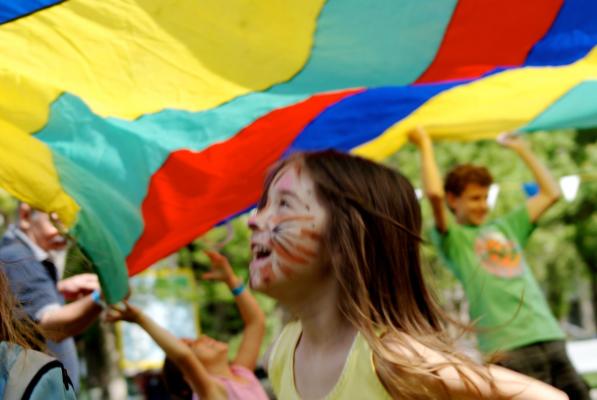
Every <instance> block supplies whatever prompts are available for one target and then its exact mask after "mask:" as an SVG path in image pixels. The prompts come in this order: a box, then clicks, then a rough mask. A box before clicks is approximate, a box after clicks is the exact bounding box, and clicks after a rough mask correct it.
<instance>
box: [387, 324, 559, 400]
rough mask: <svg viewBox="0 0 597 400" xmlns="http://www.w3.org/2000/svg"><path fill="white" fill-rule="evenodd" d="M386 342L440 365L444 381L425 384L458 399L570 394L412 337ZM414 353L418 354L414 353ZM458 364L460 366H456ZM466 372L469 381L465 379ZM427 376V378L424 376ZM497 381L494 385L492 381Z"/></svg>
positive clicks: (552, 398)
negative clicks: (480, 363) (427, 344)
mask: <svg viewBox="0 0 597 400" xmlns="http://www.w3.org/2000/svg"><path fill="white" fill-rule="evenodd" d="M384 341H385V343H386V345H387V346H388V347H389V348H390V349H392V350H393V351H395V352H396V353H398V354H400V355H401V356H404V357H406V358H412V360H413V362H414V363H420V362H421V361H422V360H423V362H425V363H426V364H428V365H429V364H431V365H436V366H437V369H436V371H435V374H436V375H438V376H439V377H440V380H437V379H432V378H427V379H426V382H421V383H422V385H424V386H425V387H427V388H429V389H430V390H434V391H435V390H436V391H437V393H445V390H447V391H448V393H449V395H450V397H453V398H457V399H467V400H468V399H471V400H472V399H504V400H505V399H511V400H536V399H542V400H565V399H567V398H568V396H566V394H565V393H564V392H562V391H560V390H558V389H556V388H554V387H553V386H550V385H548V384H546V383H543V382H541V381H538V380H536V379H533V378H530V377H528V376H526V375H522V374H519V373H518V372H514V371H511V370H509V369H506V368H502V367H499V366H497V365H490V366H483V365H479V364H475V363H473V362H472V361H471V362H470V363H465V362H464V361H461V360H458V359H454V358H452V357H450V356H447V355H445V354H442V353H440V352H438V351H435V350H431V349H430V348H428V347H426V346H424V345H423V344H421V343H420V342H418V341H417V340H415V339H413V338H412V337H406V339H405V341H406V342H407V344H408V348H406V346H405V345H404V341H403V342H398V341H395V340H392V338H391V337H390V335H388V336H386V337H384ZM413 352H416V353H418V355H414V354H413ZM456 367H458V368H456ZM463 375H464V376H465V377H466V379H467V380H468V381H469V382H468V384H467V383H466V382H465V380H464V378H463ZM424 379H425V378H424ZM490 382H493V384H494V386H492V385H491V384H490Z"/></svg>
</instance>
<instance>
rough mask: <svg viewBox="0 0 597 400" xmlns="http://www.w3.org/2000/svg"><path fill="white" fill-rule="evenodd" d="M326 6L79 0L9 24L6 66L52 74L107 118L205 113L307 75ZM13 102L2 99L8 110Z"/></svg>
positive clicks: (245, 0) (1, 36) (295, 0)
mask: <svg viewBox="0 0 597 400" xmlns="http://www.w3.org/2000/svg"><path fill="white" fill-rule="evenodd" d="M322 6H323V0H309V1H306V0H288V1H279V2H276V1H272V2H259V1H257V2H256V1H250V0H230V1H227V2H226V5H225V6H223V5H222V2H221V1H218V0H203V1H164V0H147V1H143V2H137V1H134V0H102V1H97V0H71V1H67V2H64V3H62V4H59V5H56V6H54V7H50V8H48V9H46V10H42V11H40V12H37V13H34V14H32V15H30V16H27V17H24V18H21V19H18V20H15V21H13V22H10V23H7V24H3V25H1V26H0V54H2V57H1V58H0V70H2V69H5V70H9V71H18V73H20V74H21V76H22V79H23V81H24V82H25V81H26V80H27V79H29V78H36V77H43V82H44V83H45V84H47V85H48V86H50V87H54V88H57V89H60V90H61V91H66V92H70V93H72V94H75V95H77V96H79V97H81V98H82V99H83V100H84V101H85V102H86V103H87V104H88V105H89V106H90V107H91V108H92V109H93V110H94V111H95V112H96V113H98V114H100V115H102V116H108V115H109V116H116V117H122V118H128V119H134V118H136V117H139V116H140V115H143V114H146V113H153V112H157V111H159V110H161V109H163V108H175V109H186V110H191V111H200V110H204V109H208V108H211V107H214V106H217V105H219V104H221V103H223V102H226V101H228V100H231V99H233V98H235V97H237V96H239V95H242V94H245V93H248V92H251V91H255V90H262V89H265V88H268V87H270V86H271V85H274V84H276V83H279V82H284V81H286V80H288V79H290V78H291V77H292V76H294V75H295V74H296V73H297V72H299V71H300V69H301V68H302V67H303V66H304V64H305V63H306V61H307V59H308V57H309V54H310V50H311V46H312V42H313V37H314V32H315V27H316V20H317V17H318V14H319V11H320V9H321V7H322ZM280 55H283V56H280ZM11 101H12V98H9V97H4V96H3V97H2V99H0V107H2V104H4V103H6V104H10V102H11ZM34 111H35V110H31V113H29V112H27V113H28V114H29V115H33V114H35V113H34ZM38 127H41V126H39V124H38Z"/></svg>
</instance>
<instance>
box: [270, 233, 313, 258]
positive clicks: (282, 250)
mask: <svg viewBox="0 0 597 400" xmlns="http://www.w3.org/2000/svg"><path fill="white" fill-rule="evenodd" d="M273 248H274V251H275V252H276V253H277V254H278V255H279V256H280V257H282V258H285V259H286V260H288V261H290V262H294V263H297V264H306V263H307V261H308V260H307V259H306V258H304V257H301V256H299V255H298V254H295V253H293V252H290V250H288V249H287V248H286V246H285V245H284V244H282V243H281V242H280V241H279V240H276V239H274V242H273Z"/></svg>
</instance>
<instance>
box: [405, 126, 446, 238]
mask: <svg viewBox="0 0 597 400" xmlns="http://www.w3.org/2000/svg"><path fill="white" fill-rule="evenodd" d="M408 139H409V140H410V141H411V142H412V143H413V144H415V145H416V146H417V147H418V148H419V152H420V153H421V177H422V179H421V180H422V182H423V191H424V193H425V196H426V197H427V198H428V199H429V203H430V204H431V208H432V210H433V219H434V220H435V227H436V228H437V230H438V231H440V232H442V233H444V232H446V231H447V230H448V217H447V212H446V211H447V210H446V205H445V197H446V195H445V193H444V184H443V181H442V178H441V175H440V173H439V169H438V167H437V162H436V161H435V155H434V153H433V142H432V141H431V138H430V137H429V134H428V133H427V132H426V131H425V129H423V128H422V127H417V128H415V129H413V130H412V131H410V132H409V134H408Z"/></svg>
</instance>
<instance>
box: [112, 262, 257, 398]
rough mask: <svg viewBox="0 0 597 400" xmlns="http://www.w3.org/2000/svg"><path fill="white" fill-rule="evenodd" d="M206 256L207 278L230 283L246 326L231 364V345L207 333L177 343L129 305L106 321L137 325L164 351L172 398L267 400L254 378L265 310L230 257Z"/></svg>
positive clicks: (166, 374)
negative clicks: (232, 263)
mask: <svg viewBox="0 0 597 400" xmlns="http://www.w3.org/2000/svg"><path fill="white" fill-rule="evenodd" d="M206 253H207V255H208V257H209V258H210V260H211V262H212V266H213V268H212V270H211V271H209V272H206V273H205V274H203V279H209V280H215V281H221V282H224V283H226V284H227V285H228V287H229V288H230V290H231V291H232V294H233V295H234V298H235V301H236V305H237V306H238V308H239V311H240V314H241V317H242V319H243V322H244V329H243V333H242V340H241V343H240V346H239V348H238V351H237V355H236V357H235V358H234V360H233V361H232V362H231V363H229V362H228V344H226V343H223V342H220V341H217V340H215V339H212V338H210V337H208V336H206V335H202V336H200V337H199V338H198V339H179V338H177V337H175V336H174V335H172V334H171V333H170V332H168V331H167V330H166V329H164V328H162V327H161V326H159V325H158V324H157V323H155V322H154V321H153V320H152V319H151V318H150V317H149V316H147V315H146V314H145V313H143V311H141V310H140V309H138V308H137V307H134V306H132V305H131V304H129V303H128V302H127V301H124V307H113V309H112V310H111V312H110V314H109V315H108V318H107V319H108V320H109V321H112V322H114V321H120V320H124V321H128V322H133V323H136V324H138V325H139V326H140V327H141V328H143V329H144V330H145V331H146V332H147V333H148V334H149V335H150V336H151V337H152V339H153V340H155V342H156V343H157V344H158V345H159V346H160V347H161V348H162V350H164V352H165V353H166V357H167V358H166V362H165V363H164V371H163V375H164V379H165V381H166V385H167V386H168V389H169V392H170V394H171V396H172V398H176V399H193V400H199V399H201V400H220V399H222V400H224V399H228V400H244V399H253V400H267V395H266V394H265V391H264V390H263V388H262V387H261V385H260V383H259V381H258V380H257V378H256V377H255V375H254V374H253V370H254V369H255V366H256V363H257V358H258V356H259V349H260V347H261V343H262V341H263V335H264V333H265V317H264V315H263V312H262V311H261V309H260V308H259V305H258V304H257V301H256V300H255V298H254V297H253V296H252V295H251V293H250V292H249V290H245V289H244V285H243V284H242V282H241V280H240V279H239V278H238V277H237V276H236V275H235V274H234V271H233V270H232V267H231V266H230V264H229V263H228V260H227V259H226V257H224V256H223V255H221V254H219V253H216V252H213V251H206Z"/></svg>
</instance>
